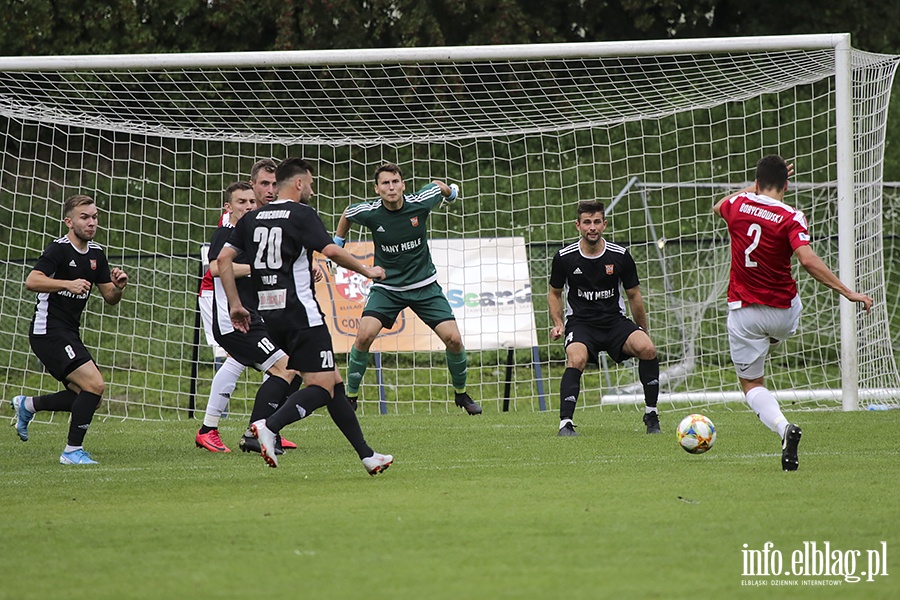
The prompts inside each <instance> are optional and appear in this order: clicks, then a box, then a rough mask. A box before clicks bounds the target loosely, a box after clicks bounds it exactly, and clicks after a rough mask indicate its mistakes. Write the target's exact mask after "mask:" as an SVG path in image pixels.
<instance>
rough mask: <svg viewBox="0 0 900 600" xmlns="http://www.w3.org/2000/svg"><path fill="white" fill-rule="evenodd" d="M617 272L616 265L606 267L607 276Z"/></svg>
mask: <svg viewBox="0 0 900 600" xmlns="http://www.w3.org/2000/svg"><path fill="white" fill-rule="evenodd" d="M614 272H615V265H606V274H607V275H612V274H613V273H614Z"/></svg>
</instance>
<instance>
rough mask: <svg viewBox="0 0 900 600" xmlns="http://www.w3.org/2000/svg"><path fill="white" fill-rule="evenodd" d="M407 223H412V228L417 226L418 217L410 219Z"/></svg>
mask: <svg viewBox="0 0 900 600" xmlns="http://www.w3.org/2000/svg"><path fill="white" fill-rule="evenodd" d="M409 222H410V223H412V226H413V227H418V226H419V217H410V218H409Z"/></svg>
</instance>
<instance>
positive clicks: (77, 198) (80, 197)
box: [63, 194, 94, 217]
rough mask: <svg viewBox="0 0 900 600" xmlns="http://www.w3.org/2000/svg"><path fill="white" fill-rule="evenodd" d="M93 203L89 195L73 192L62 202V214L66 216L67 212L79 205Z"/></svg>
mask: <svg viewBox="0 0 900 600" xmlns="http://www.w3.org/2000/svg"><path fill="white" fill-rule="evenodd" d="M93 203H94V199H93V198H91V197H90V196H85V195H84V194H75V195H74V196H69V197H68V198H66V201H65V203H64V204H63V216H65V217H68V216H69V213H70V212H72V211H73V210H75V209H76V208H78V207H79V206H84V205H85V204H93Z"/></svg>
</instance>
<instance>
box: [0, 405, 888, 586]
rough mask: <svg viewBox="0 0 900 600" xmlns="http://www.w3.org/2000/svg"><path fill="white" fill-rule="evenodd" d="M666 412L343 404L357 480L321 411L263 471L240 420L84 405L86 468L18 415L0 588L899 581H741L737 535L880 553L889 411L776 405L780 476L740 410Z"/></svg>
mask: <svg viewBox="0 0 900 600" xmlns="http://www.w3.org/2000/svg"><path fill="white" fill-rule="evenodd" d="M685 414H686V413H683V412H678V411H672V412H663V414H662V415H661V421H662V426H663V430H664V432H665V433H664V434H663V435H658V436H647V435H646V434H645V433H643V426H642V424H641V422H640V413H639V412H637V411H635V410H631V409H629V410H624V411H621V412H620V411H617V410H603V411H600V410H596V409H595V410H586V411H578V412H577V413H576V416H575V418H576V422H577V423H578V424H579V429H578V430H579V432H580V433H581V436H580V437H578V438H567V439H561V438H558V437H556V416H555V415H554V414H547V413H538V414H532V413H518V414H497V413H496V412H494V411H486V412H485V414H484V415H481V416H480V417H468V416H465V415H463V414H461V413H455V414H453V415H440V416H437V415H435V416H405V417H403V416H396V417H394V416H392V417H363V418H362V419H361V425H362V427H363V430H364V431H365V433H366V437H367V439H368V441H369V442H370V443H371V444H372V445H373V446H374V447H375V448H376V449H377V450H379V451H381V452H389V453H392V454H393V455H394V457H395V462H394V465H393V466H392V467H391V468H390V469H388V470H387V471H386V472H385V473H383V474H380V475H378V476H377V477H374V478H370V477H368V476H367V475H366V473H365V471H364V470H363V468H362V466H361V465H360V463H359V461H358V460H357V458H356V456H355V454H354V453H353V452H352V450H351V449H350V447H349V446H348V445H347V443H346V441H345V440H344V439H343V438H342V437H341V435H340V434H339V433H338V431H337V429H336V428H335V427H334V425H333V424H332V423H331V421H330V419H328V417H327V416H323V417H319V416H314V417H311V418H308V419H306V420H304V421H301V422H299V423H296V424H294V425H291V426H289V427H288V428H287V429H285V431H284V433H285V435H287V436H288V437H289V438H290V439H292V440H293V441H296V442H297V443H298V444H299V446H300V448H299V449H298V450H294V451H289V452H288V453H287V454H286V455H284V456H283V457H281V460H280V466H279V468H278V469H269V468H267V467H265V465H264V463H263V461H262V460H261V459H260V458H259V457H258V456H256V455H250V454H244V453H241V452H239V451H238V450H237V440H238V438H239V437H240V435H241V433H242V432H243V425H244V424H243V422H232V421H231V420H226V421H224V422H223V427H222V437H223V439H224V441H225V443H226V444H227V445H229V446H231V448H232V450H233V452H232V453H230V454H215V455H214V454H210V453H207V452H206V451H204V450H200V449H197V448H195V447H194V441H193V438H194V434H195V433H196V430H197V427H198V423H197V422H196V421H188V422H171V421H170V422H164V423H159V422H144V423H142V422H135V421H127V422H119V421H117V420H115V419H108V420H95V422H94V424H93V425H92V426H91V430H90V432H89V434H88V438H87V446H86V447H87V448H88V450H89V451H90V452H91V453H92V455H93V457H94V458H95V459H96V460H98V461H100V464H99V465H94V466H84V467H79V466H61V465H59V464H57V461H58V456H59V453H60V451H61V448H62V445H63V443H64V438H65V431H66V425H65V423H64V422H56V423H53V424H45V423H35V424H33V425H32V427H31V439H30V440H29V441H28V442H27V443H24V444H23V443H21V442H20V441H19V440H18V439H17V438H16V436H15V434H14V432H13V431H12V429H11V428H9V427H5V428H4V429H5V431H3V432H2V433H3V436H0V471H2V473H3V474H4V478H5V483H6V485H4V486H0V503H2V504H3V506H7V507H16V508H15V511H14V515H13V516H11V517H10V518H7V519H5V520H4V525H3V533H4V534H5V536H6V539H7V540H15V551H14V552H12V551H10V552H7V553H6V554H5V555H4V561H3V565H2V567H0V571H2V572H3V573H4V577H3V591H2V595H3V597H9V598H20V599H31V598H56V597H62V596H65V597H66V598H69V599H71V600H81V599H88V598H90V599H94V598H113V597H127V598H134V599H142V598H154V599H156V598H165V597H169V598H183V597H186V596H195V595H202V594H203V593H206V592H208V591H209V590H216V594H217V595H218V596H221V597H222V598H238V597H246V595H247V591H246V590H247V586H248V585H249V584H248V582H257V583H256V584H254V585H257V586H259V589H261V590H264V591H265V593H266V594H268V595H271V596H273V597H293V596H295V595H296V594H297V590H303V595H304V596H308V597H311V598H359V597H365V598H367V599H371V600H381V599H389V600H396V599H398V598H433V599H435V600H444V599H447V600H450V599H454V600H455V599H458V598H471V599H473V600H480V599H496V598H557V597H560V594H561V592H560V590H561V589H562V590H564V594H563V595H564V596H565V597H566V598H572V599H582V598H584V599H592V600H593V599H595V598H597V597H598V594H600V595H602V596H603V597H628V598H636V599H643V598H661V597H671V596H673V595H678V594H677V593H676V592H674V591H673V590H690V594H691V595H693V596H697V597H701V598H731V597H747V598H751V597H752V598H759V597H761V596H760V595H761V594H762V595H763V596H765V597H766V598H782V597H791V598H816V599H819V598H842V599H855V598H860V599H865V600H881V599H885V600H886V599H892V598H896V597H897V594H898V584H897V581H896V576H895V575H894V574H893V571H891V570H890V569H888V572H889V576H887V577H878V578H876V579H875V581H873V582H865V581H862V582H859V583H847V582H842V585H840V586H835V587H830V586H822V585H819V586H815V587H812V586H799V585H798V586H797V587H792V588H791V589H790V592H784V591H783V590H780V589H770V586H771V585H772V581H773V580H774V579H779V580H780V579H796V580H797V581H800V580H803V579H816V580H819V579H827V580H831V581H841V579H840V578H839V577H785V578H773V577H768V578H759V579H766V580H768V583H769V586H767V589H766V590H760V589H752V590H747V589H745V588H743V587H742V586H741V582H742V580H744V579H747V578H745V577H742V569H743V566H742V549H743V547H744V544H746V545H747V546H748V547H749V548H751V549H761V548H762V547H763V544H765V543H766V542H768V541H770V542H772V543H773V544H774V545H775V547H776V548H778V549H779V550H780V551H781V552H782V553H783V554H784V559H785V564H784V567H785V568H787V567H789V566H790V560H789V559H790V553H791V552H792V551H794V550H796V549H801V550H802V548H803V543H804V542H806V541H814V542H816V543H817V544H818V545H819V547H820V548H821V547H822V545H823V544H824V543H825V542H829V543H830V547H831V549H832V550H840V551H842V552H847V551H851V550H857V551H861V552H862V556H861V557H860V558H859V560H858V562H857V569H856V570H857V571H861V570H865V569H866V563H865V560H866V553H865V551H866V550H868V549H880V548H881V542H882V541H884V542H886V544H887V547H888V553H889V554H890V553H891V552H893V549H894V548H896V547H897V546H898V544H900V536H898V532H897V527H896V525H895V523H896V520H897V519H896V516H897V511H896V508H895V506H894V504H893V502H892V500H891V498H890V497H889V495H888V494H887V492H886V490H885V485H884V482H885V481H896V479H895V478H896V477H900V467H898V464H897V461H896V454H895V448H896V445H895V443H894V441H893V440H894V439H895V436H894V432H895V431H896V430H897V428H898V426H900V411H891V412H887V413H869V412H861V413H839V412H832V411H827V412H791V413H788V417H789V418H790V419H791V420H793V421H796V422H798V423H800V424H801V425H802V427H803V432H804V435H803V442H802V444H801V445H800V470H799V471H798V472H796V473H783V472H782V471H781V466H780V445H779V442H778V439H777V437H776V436H774V435H773V434H772V433H771V432H770V431H768V430H767V429H766V428H765V427H763V426H762V425H761V424H760V423H759V422H758V420H757V419H756V417H755V416H754V415H753V414H752V413H749V412H746V411H741V412H732V411H728V410H724V409H717V410H712V411H707V412H706V414H707V415H708V416H710V418H711V419H712V420H713V422H714V423H715V424H716V426H717V427H718V440H717V443H716V446H715V447H714V448H713V449H712V450H711V451H710V452H708V453H707V454H704V455H701V456H692V455H689V454H687V453H685V452H683V451H681V450H680V449H679V448H678V447H677V446H676V443H675V436H674V427H675V425H676V423H677V420H678V419H680V418H681V417H683V416H685ZM863 464H864V465H865V466H866V468H860V465H863ZM873 473H878V474H879V476H878V477H873V476H872V474H873ZM836 490H840V493H836ZM11 514H12V513H11ZM13 517H14V518H13ZM86 549H89V551H88V550H86ZM86 552H87V554H89V555H90V556H89V564H90V568H86V567H85V564H86V563H85V560H86ZM889 564H890V565H893V563H892V562H890V561H889ZM261 574H264V577H263V578H262V580H260V577H261ZM754 579H756V578H754Z"/></svg>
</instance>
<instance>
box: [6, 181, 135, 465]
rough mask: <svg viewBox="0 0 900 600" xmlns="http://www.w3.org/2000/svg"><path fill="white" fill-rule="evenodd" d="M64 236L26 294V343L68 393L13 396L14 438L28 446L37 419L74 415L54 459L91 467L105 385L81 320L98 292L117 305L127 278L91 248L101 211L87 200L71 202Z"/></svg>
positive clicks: (30, 281)
mask: <svg viewBox="0 0 900 600" xmlns="http://www.w3.org/2000/svg"><path fill="white" fill-rule="evenodd" d="M63 211H64V215H65V219H64V221H65V224H66V226H67V227H68V228H69V233H68V234H66V235H65V236H63V237H61V238H59V239H58V240H56V241H55V242H53V243H51V244H50V245H49V246H47V248H46V250H44V253H43V254H41V257H40V259H38V261H37V264H36V265H35V266H34V270H33V271H31V273H29V275H28V278H27V279H26V280H25V288H26V289H27V290H28V291H31V292H37V294H38V297H37V306H36V307H35V311H34V318H33V319H32V320H31V329H30V331H29V333H28V339H29V341H30V342H31V348H32V350H33V351H34V353H35V355H36V356H37V357H38V358H39V359H40V361H41V362H42V363H43V364H44V366H45V367H46V368H47V370H48V371H49V372H50V374H51V375H53V377H55V378H56V379H57V380H59V381H60V382H61V383H62V384H63V385H64V386H65V389H63V390H62V391H59V392H56V393H55V394H48V395H45V396H35V397H31V396H16V397H15V398H13V400H12V404H13V409H14V410H15V411H16V432H17V433H18V434H19V438H20V439H21V440H22V441H23V442H24V441H27V440H28V424H29V422H30V421H31V420H32V419H33V418H34V413H36V412H39V411H44V410H47V411H63V412H70V413H72V419H71V422H70V424H69V436H68V440H67V444H66V447H65V449H64V450H63V453H62V455H61V456H60V457H59V462H60V463H62V464H64V465H71V464H80V465H87V464H96V462H97V461H95V460H93V459H92V458H91V456H90V455H89V454H88V453H87V452H85V450H84V447H83V442H84V437H85V434H86V433H87V430H88V427H89V426H90V424H91V421H92V420H93V418H94V412H95V411H96V410H97V408H99V407H100V400H101V397H102V396H103V391H104V388H105V383H104V381H103V376H102V375H101V374H100V370H99V369H98V368H97V364H96V363H95V362H94V359H93V358H92V357H91V355H90V353H89V352H88V350H87V349H86V348H85V347H84V344H83V343H82V342H81V336H80V334H79V329H80V327H81V314H82V312H84V307H85V305H87V301H88V297H89V296H90V294H91V290H92V289H93V287H94V285H95V284H96V286H97V289H98V290H100V295H101V296H103V299H104V300H105V301H106V303H107V304H118V303H119V301H120V300H121V299H122V291H123V290H124V289H125V286H126V285H127V284H128V275H127V274H126V273H125V272H124V271H123V270H122V269H119V268H118V267H115V268H113V269H110V268H109V263H108V262H107V260H106V255H105V254H104V252H103V248H101V247H100V245H99V244H97V243H96V242H94V241H93V240H94V236H95V235H96V234H97V223H98V217H97V214H98V211H97V206H96V205H95V204H94V200H93V199H92V198H91V197H89V196H84V195H80V194H79V195H75V196H71V197H69V198H68V199H67V200H66V202H65V205H64V207H63Z"/></svg>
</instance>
